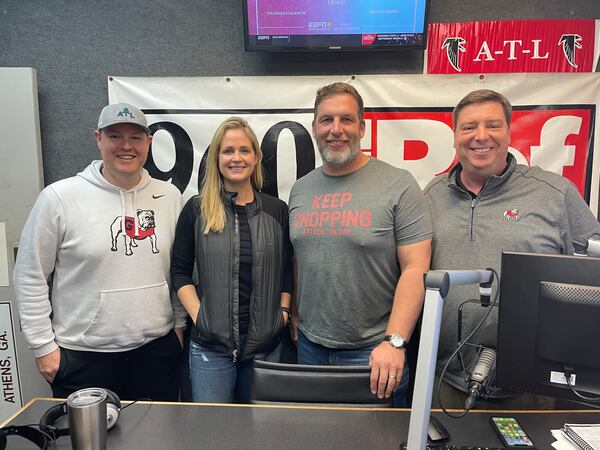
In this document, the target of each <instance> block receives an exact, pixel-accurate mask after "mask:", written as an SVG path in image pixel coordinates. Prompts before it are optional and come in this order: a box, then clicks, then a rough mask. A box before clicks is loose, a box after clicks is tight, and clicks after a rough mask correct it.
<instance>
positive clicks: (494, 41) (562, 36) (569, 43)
mask: <svg viewBox="0 0 600 450" xmlns="http://www.w3.org/2000/svg"><path fill="white" fill-rule="evenodd" d="M597 30H598V21H597V20H593V19H588V20H585V19H577V20H575V19H573V20H571V19H562V20H506V21H491V22H457V23H432V24H430V25H429V31H428V33H427V36H428V38H427V41H428V43H427V68H426V73H429V74H453V73H515V72H593V71H594V64H595V63H596V61H597V60H598V53H599V51H598V44H599V43H598V42H596V39H595V36H597V35H598V33H597Z"/></svg>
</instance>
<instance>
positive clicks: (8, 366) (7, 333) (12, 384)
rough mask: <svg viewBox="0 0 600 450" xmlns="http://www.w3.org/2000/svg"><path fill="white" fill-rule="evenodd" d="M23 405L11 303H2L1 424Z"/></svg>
mask: <svg viewBox="0 0 600 450" xmlns="http://www.w3.org/2000/svg"><path fill="white" fill-rule="evenodd" d="M22 405H23V398H22V396H21V384H20V382H19V365H18V364H17V346H16V343H15V333H14V330H13V326H12V311H11V307H10V302H5V301H0V422H2V421H3V420H5V419H7V418H8V417H9V416H10V415H12V414H14V413H15V412H17V410H18V409H19V408H21V406H22Z"/></svg>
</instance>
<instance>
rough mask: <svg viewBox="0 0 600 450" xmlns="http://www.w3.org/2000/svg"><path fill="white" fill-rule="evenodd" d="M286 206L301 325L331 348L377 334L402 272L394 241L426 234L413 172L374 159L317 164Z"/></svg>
mask: <svg viewBox="0 0 600 450" xmlns="http://www.w3.org/2000/svg"><path fill="white" fill-rule="evenodd" d="M289 205H290V237H291V241H292V244H293V246H294V257H295V259H296V262H297V265H298V290H297V302H298V308H299V314H300V324H299V327H300V330H301V331H302V332H303V333H304V334H305V335H306V337H307V338H308V339H309V340H311V341H312V342H315V343H317V344H321V345H324V346H326V347H330V348H349V349H351V348H360V347H364V346H366V345H368V344H371V343H373V342H376V341H378V340H382V339H383V336H384V334H385V329H386V326H387V323H388V319H389V315H390V312H391V309H392V303H393V300H394V292H395V290H396V285H397V283H398V279H399V277H400V267H399V263H398V258H397V253H396V247H397V246H403V245H408V244H414V243H417V242H421V241H424V240H426V239H430V238H431V236H432V226H431V219H430V217H429V212H428V210H427V207H426V205H425V200H424V198H423V194H422V192H421V189H420V188H419V186H418V184H417V182H416V181H415V179H414V178H413V176H412V175H411V174H410V173H409V172H408V171H406V170H402V169H398V168H395V167H393V166H391V165H389V164H387V163H385V162H383V161H380V160H378V159H375V158H371V159H370V160H369V162H368V163H367V164H366V165H365V166H363V167H362V168H360V169H359V170H357V171H356V172H353V173H351V174H349V175H343V176H329V175H326V174H325V173H324V172H323V170H322V168H321V167H319V168H317V169H315V170H313V171H312V172H310V173H309V174H307V175H306V176H304V177H303V178H301V179H299V180H298V181H296V183H295V184H294V186H293V187H292V191H291V193H290V201H289Z"/></svg>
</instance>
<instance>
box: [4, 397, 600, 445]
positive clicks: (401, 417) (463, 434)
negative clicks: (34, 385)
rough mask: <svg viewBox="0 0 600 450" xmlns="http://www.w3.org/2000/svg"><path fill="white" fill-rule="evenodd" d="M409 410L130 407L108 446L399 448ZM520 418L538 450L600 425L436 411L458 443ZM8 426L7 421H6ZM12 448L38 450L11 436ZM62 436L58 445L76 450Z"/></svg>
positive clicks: (550, 416) (31, 406) (477, 441)
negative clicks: (564, 429)
mask: <svg viewBox="0 0 600 450" xmlns="http://www.w3.org/2000/svg"><path fill="white" fill-rule="evenodd" d="M56 403H57V400H52V399H34V400H32V401H31V402H29V403H28V404H27V405H25V406H24V407H23V408H22V409H21V410H20V411H19V413H18V414H17V415H15V416H14V417H13V418H12V419H11V420H10V421H9V422H8V423H7V424H11V425H23V424H27V423H37V422H38V421H39V419H40V417H41V416H42V415H43V413H44V412H45V411H46V409H48V408H49V407H50V406H52V405H54V404H56ZM409 413H410V411H409V410H406V409H404V410H401V409H345V408H317V407H313V408H308V407H306V408H304V407H289V406H287V407H286V406H284V407H278V406H246V405H207V404H197V403H158V402H156V403H150V402H139V403H136V404H134V405H132V406H131V407H129V408H127V409H125V410H123V411H122V412H121V415H120V417H119V421H118V423H117V425H116V426H115V427H114V428H113V429H112V430H111V431H110V432H109V433H108V437H107V448H109V449H111V450H112V449H165V448H170V449H177V448H202V449H213V448H214V449H225V448H232V449H242V448H243V449H261V450H262V449H271V448H277V449H298V448H303V449H310V450H316V449H338V448H339V449H342V448H343V449H361V450H362V449H395V450H397V449H398V447H399V445H400V443H401V442H406V440H407V436H408V421H409ZM492 414H494V415H510V416H514V417H516V418H517V420H519V422H520V423H521V425H522V426H523V428H525V430H526V431H527V433H528V434H529V435H530V436H531V438H532V440H533V441H534V443H535V444H536V448H537V449H551V445H550V444H551V443H552V442H553V441H554V439H553V438H552V436H551V434H550V430H551V429H555V428H560V427H561V426H562V425H563V424H564V423H565V422H576V423H578V422H581V423H592V422H595V423H597V422H600V411H535V412H534V411H532V412H524V411H514V412H501V411H474V412H471V413H468V414H467V415H466V416H465V417H463V418H462V419H452V418H449V417H447V416H445V415H443V414H442V413H440V412H435V411H434V412H433V415H435V416H436V417H437V418H438V419H439V420H440V421H441V422H442V423H443V424H444V425H445V426H446V427H447V429H448V431H449V432H450V434H451V435H452V440H451V441H450V442H449V443H451V444H454V445H486V446H497V447H501V443H500V441H499V439H498V437H497V436H496V434H495V433H494V431H493V429H492V428H491V426H490V424H489V422H488V420H489V419H488V418H489V416H491V415H492ZM5 425H6V424H5ZM11 438H12V439H11V440H10V441H9V446H8V448H11V449H13V448H14V449H29V448H35V447H34V446H33V445H31V443H30V442H29V441H27V440H25V439H23V438H20V437H11ZM70 444H71V442H70V439H69V438H68V437H61V438H59V439H58V440H57V442H56V448H59V449H60V448H70Z"/></svg>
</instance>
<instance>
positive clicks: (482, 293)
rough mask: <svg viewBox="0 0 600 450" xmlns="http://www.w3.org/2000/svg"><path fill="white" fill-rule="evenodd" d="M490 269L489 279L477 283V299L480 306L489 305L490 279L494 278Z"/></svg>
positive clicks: (490, 293)
mask: <svg viewBox="0 0 600 450" xmlns="http://www.w3.org/2000/svg"><path fill="white" fill-rule="evenodd" d="M486 270H487V271H490V279H489V280H488V281H482V282H481V283H479V301H480V302H481V306H490V297H491V296H492V281H493V280H494V276H493V275H492V273H493V272H491V270H490V269H489V268H488V269H486Z"/></svg>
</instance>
